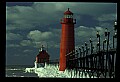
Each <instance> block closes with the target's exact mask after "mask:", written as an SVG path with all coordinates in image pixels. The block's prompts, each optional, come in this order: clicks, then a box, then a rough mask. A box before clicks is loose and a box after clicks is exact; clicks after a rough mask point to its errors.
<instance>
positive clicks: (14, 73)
mask: <svg viewBox="0 0 120 82" xmlns="http://www.w3.org/2000/svg"><path fill="white" fill-rule="evenodd" d="M27 67H33V66H31V65H9V66H6V71H5V72H6V73H5V76H6V77H38V76H37V74H35V73H26V72H25V68H27Z"/></svg>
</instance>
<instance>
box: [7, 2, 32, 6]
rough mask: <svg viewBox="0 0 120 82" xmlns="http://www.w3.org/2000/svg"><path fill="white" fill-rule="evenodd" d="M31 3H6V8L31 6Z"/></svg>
mask: <svg viewBox="0 0 120 82" xmlns="http://www.w3.org/2000/svg"><path fill="white" fill-rule="evenodd" d="M32 4H33V2H6V6H16V5H19V6H31V5H32Z"/></svg>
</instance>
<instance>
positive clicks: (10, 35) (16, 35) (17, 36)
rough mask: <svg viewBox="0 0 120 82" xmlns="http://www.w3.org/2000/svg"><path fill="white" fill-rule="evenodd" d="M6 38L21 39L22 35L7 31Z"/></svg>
mask: <svg viewBox="0 0 120 82" xmlns="http://www.w3.org/2000/svg"><path fill="white" fill-rule="evenodd" d="M6 39H7V40H22V39H23V37H22V36H21V35H20V34H15V33H7V35H6Z"/></svg>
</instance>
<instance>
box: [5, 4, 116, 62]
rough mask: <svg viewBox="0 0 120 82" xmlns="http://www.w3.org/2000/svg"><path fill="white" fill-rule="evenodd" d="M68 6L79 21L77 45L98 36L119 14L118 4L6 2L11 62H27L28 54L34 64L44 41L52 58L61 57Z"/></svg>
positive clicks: (76, 27)
mask: <svg viewBox="0 0 120 82" xmlns="http://www.w3.org/2000/svg"><path fill="white" fill-rule="evenodd" d="M67 8H70V10H71V11H72V12H73V13H74V16H73V17H74V18H75V19H76V20H77V24H76V25H75V41H76V46H80V45H82V44H83V43H84V42H85V41H88V39H89V38H88V37H90V36H91V37H92V38H96V36H95V34H96V31H97V30H100V31H101V33H103V32H104V29H103V27H104V28H105V27H106V26H107V27H112V25H113V24H111V22H112V21H114V19H116V15H117V14H116V13H117V12H116V4H115V3H78V2H53V3H52V2H34V3H33V2H30V3H26V2H24V3H23V2H22V3H19V2H17V3H14V2H12V3H6V31H7V32H6V34H7V45H6V46H7V54H6V55H7V62H11V64H12V63H14V61H17V60H18V61H17V63H19V64H20V63H21V64H23V62H21V60H22V58H24V57H25V58H26V60H25V58H24V62H26V64H28V63H29V64H32V63H33V61H34V59H35V56H36V55H37V53H38V50H39V48H40V47H41V45H42V44H44V45H45V46H46V45H48V51H49V54H50V56H51V59H54V58H59V48H60V36H61V24H60V19H61V18H63V13H64V12H65V11H66V10H67ZM110 29H111V28H110ZM78 37H79V38H78ZM83 38H84V39H83ZM9 52H10V53H9ZM27 53H28V54H27ZM10 55H12V57H10ZM9 58H13V60H14V61H13V60H11V59H9Z"/></svg>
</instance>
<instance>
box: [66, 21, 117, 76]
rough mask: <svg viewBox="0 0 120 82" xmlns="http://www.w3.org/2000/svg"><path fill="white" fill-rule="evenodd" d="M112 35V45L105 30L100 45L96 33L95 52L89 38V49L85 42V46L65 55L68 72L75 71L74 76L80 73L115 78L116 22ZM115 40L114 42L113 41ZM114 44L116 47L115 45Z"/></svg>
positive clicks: (108, 33) (98, 35) (98, 36)
mask: <svg viewBox="0 0 120 82" xmlns="http://www.w3.org/2000/svg"><path fill="white" fill-rule="evenodd" d="M112 31H114V35H113V37H112V39H113V40H112V41H113V42H112V43H111V44H110V40H109V38H110V32H111V31H110V32H108V29H107V28H106V30H105V34H104V35H105V39H104V40H103V42H102V45H101V44H100V43H101V41H100V38H101V37H100V34H99V31H97V34H96V35H97V39H98V42H97V44H96V45H94V46H96V50H94V48H95V47H94V46H93V41H92V40H91V38H90V40H89V41H90V45H91V46H90V48H89V47H88V44H87V43H86V42H85V46H83V45H82V48H80V47H79V48H78V49H76V50H73V51H71V52H69V53H68V54H66V68H67V69H68V70H75V71H74V72H75V73H74V74H76V75H77V74H78V73H80V72H82V73H84V74H85V75H89V77H90V78H91V77H92V76H93V77H94V76H95V77H97V78H101V77H102V78H115V63H116V55H117V54H116V52H117V22H116V21H115V25H114V30H112ZM115 39H116V41H115ZM115 43H116V45H115Z"/></svg>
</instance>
